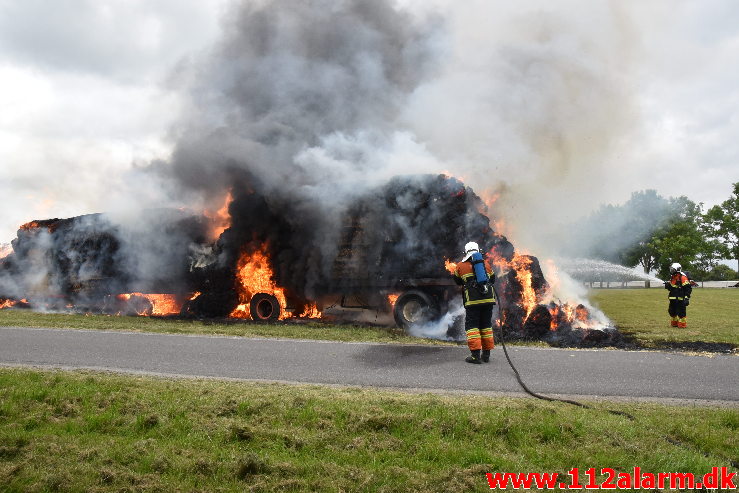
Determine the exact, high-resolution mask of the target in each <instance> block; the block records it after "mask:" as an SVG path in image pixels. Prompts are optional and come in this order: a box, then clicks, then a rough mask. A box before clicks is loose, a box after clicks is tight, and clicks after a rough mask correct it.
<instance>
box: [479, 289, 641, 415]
mask: <svg viewBox="0 0 739 493" xmlns="http://www.w3.org/2000/svg"><path fill="white" fill-rule="evenodd" d="M493 289H494V288H493ZM495 298H496V299H500V298H498V293H497V292H495ZM498 327H500V342H501V344H502V345H503V352H504V353H505V358H506V359H507V360H508V364H509V365H510V367H511V370H513V373H514V374H515V375H516V380H518V384H519V385H520V386H521V388H522V389H523V390H524V391H525V392H526V393H527V394H529V395H530V396H532V397H536V398H537V399H541V400H544V401H550V402H555V401H556V402H565V403H567V404H572V405H573V406H578V407H582V408H585V409H595V408H593V407H592V406H589V405H587V404H583V403H582V402H577V401H573V400H570V399H559V398H557V397H549V396H546V395H541V394H538V393H536V392H534V391H533V390H531V389H529V388H528V387H527V386H526V384H525V383H524V382H523V380H522V379H521V375H520V374H519V373H518V370H516V367H515V366H514V365H513V361H511V357H510V356H509V355H508V348H506V345H505V328H504V327H503V324H502V323H501V322H500V305H498ZM606 411H608V412H609V413H611V414H615V415H617V416H625V417H626V418H629V419H630V420H632V421H633V420H635V419H636V418H634V416H632V415H631V414H629V413H626V412H623V411H614V410H612V409H606Z"/></svg>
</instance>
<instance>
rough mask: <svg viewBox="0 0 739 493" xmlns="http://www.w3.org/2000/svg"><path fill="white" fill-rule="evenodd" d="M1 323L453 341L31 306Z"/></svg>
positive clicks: (308, 325)
mask: <svg viewBox="0 0 739 493" xmlns="http://www.w3.org/2000/svg"><path fill="white" fill-rule="evenodd" d="M0 326H17V327H49V328H67V329H93V330H127V331H134V332H159V333H169V334H206V335H224V336H238V337H278V338H286V339H317V340H326V341H343V342H395V343H404V344H452V343H449V342H445V341H439V340H434V339H421V338H418V337H412V336H409V335H408V334H406V333H405V331H403V330H402V329H399V328H397V327H378V326H362V325H334V324H329V323H325V322H304V323H302V322H301V323H297V322H284V323H283V322H280V323H276V324H260V323H254V322H251V321H242V320H233V321H203V320H187V319H176V318H159V317H123V316H115V315H76V314H64V313H36V312H32V311H30V310H18V309H10V310H0Z"/></svg>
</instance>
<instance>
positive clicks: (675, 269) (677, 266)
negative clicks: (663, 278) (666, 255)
mask: <svg viewBox="0 0 739 493" xmlns="http://www.w3.org/2000/svg"><path fill="white" fill-rule="evenodd" d="M681 270H683V266H682V265H680V264H678V263H677V262H675V263H674V264H672V265H671V266H670V272H671V273H673V274H674V273H675V272H680V271H681Z"/></svg>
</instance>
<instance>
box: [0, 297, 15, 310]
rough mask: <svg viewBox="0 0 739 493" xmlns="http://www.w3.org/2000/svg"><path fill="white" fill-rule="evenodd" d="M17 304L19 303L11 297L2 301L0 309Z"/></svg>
mask: <svg viewBox="0 0 739 493" xmlns="http://www.w3.org/2000/svg"><path fill="white" fill-rule="evenodd" d="M16 304H18V302H17V301H15V300H10V299H6V300H2V301H0V310H2V309H3V308H10V307H12V306H15V305H16Z"/></svg>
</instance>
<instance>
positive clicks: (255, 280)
mask: <svg viewBox="0 0 739 493" xmlns="http://www.w3.org/2000/svg"><path fill="white" fill-rule="evenodd" d="M273 277H274V273H273V272H272V267H271V266H270V260H269V257H268V256H267V246H266V244H265V245H262V247H261V248H260V249H259V250H257V251H255V252H254V253H252V254H248V253H246V252H245V253H243V254H242V255H241V258H239V262H238V264H237V272H236V279H237V281H238V283H239V285H238V288H239V302H240V304H239V305H238V306H237V307H236V308H235V309H234V310H233V311H232V312H231V315H230V316H231V317H234V318H248V317H249V316H250V314H249V306H248V304H249V300H251V297H252V296H254V295H255V294H257V293H267V294H271V295H273V296H274V297H275V298H277V301H278V302H279V303H280V308H282V309H281V310H280V320H283V319H285V318H287V312H286V309H287V300H286V299H285V290H284V289H283V288H281V287H278V286H277V284H276V283H275V281H274V280H273Z"/></svg>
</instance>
